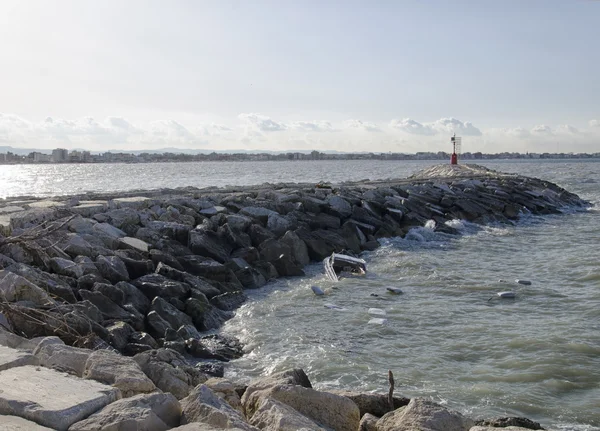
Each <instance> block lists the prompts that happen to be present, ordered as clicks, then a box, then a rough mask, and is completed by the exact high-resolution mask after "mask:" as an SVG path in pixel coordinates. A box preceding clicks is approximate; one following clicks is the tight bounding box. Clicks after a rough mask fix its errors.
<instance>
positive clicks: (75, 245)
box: [63, 233, 96, 258]
mask: <svg viewBox="0 0 600 431" xmlns="http://www.w3.org/2000/svg"><path fill="white" fill-rule="evenodd" d="M68 235H69V236H68V238H69V239H68V242H67V243H66V244H65V245H64V246H63V251H64V252H65V253H67V254H68V255H69V256H71V257H76V256H87V257H91V258H95V257H96V253H95V250H94V247H93V246H92V245H91V244H90V243H89V242H87V241H86V240H85V239H83V238H82V237H81V236H79V235H77V234H75V233H70V234H68Z"/></svg>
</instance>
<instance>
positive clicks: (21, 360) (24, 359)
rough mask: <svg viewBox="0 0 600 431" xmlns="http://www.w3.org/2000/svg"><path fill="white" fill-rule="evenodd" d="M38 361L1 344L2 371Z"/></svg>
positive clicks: (0, 360)
mask: <svg viewBox="0 0 600 431" xmlns="http://www.w3.org/2000/svg"><path fill="white" fill-rule="evenodd" d="M38 363H39V361H38V359H37V358H36V357H35V356H33V355H31V354H29V353H26V352H22V351H20V350H17V349H11V348H10V347H5V346H0V371H2V370H8V369H9V368H14V367H21V366H23V365H37V364H38ZM0 429H1V428H0Z"/></svg>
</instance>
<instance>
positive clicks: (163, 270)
mask: <svg viewBox="0 0 600 431" xmlns="http://www.w3.org/2000/svg"><path fill="white" fill-rule="evenodd" d="M178 265H179V263H178ZM156 273H157V274H160V275H163V276H165V277H167V278H170V279H171V280H176V281H182V282H184V283H187V284H189V285H190V286H191V287H192V288H193V289H195V290H198V291H200V292H202V293H203V294H204V295H205V296H206V297H208V298H212V297H213V296H215V295H219V294H220V293H221V292H220V291H219V289H217V288H216V287H214V286H213V285H212V284H210V283H209V282H208V281H206V280H205V279H203V278H201V277H199V276H197V275H193V274H190V273H188V272H186V271H184V270H183V269H182V270H179V269H176V268H174V267H171V266H169V265H167V264H165V263H163V262H161V263H159V264H158V266H157V267H156Z"/></svg>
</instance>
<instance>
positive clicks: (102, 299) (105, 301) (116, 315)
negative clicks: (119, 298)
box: [79, 290, 133, 321]
mask: <svg viewBox="0 0 600 431" xmlns="http://www.w3.org/2000/svg"><path fill="white" fill-rule="evenodd" d="M79 295H81V298H82V299H83V300H84V301H90V302H91V303H92V304H94V305H95V306H96V307H98V309H99V310H100V312H101V313H102V316H103V317H104V319H105V320H110V319H113V320H124V321H130V320H131V319H132V318H133V316H132V315H131V313H129V312H127V311H125V310H124V309H123V308H121V307H119V306H118V305H117V304H115V303H114V302H113V301H111V300H110V299H109V298H107V297H106V296H104V295H103V294H101V293H100V292H90V291H89V290H80V291H79Z"/></svg>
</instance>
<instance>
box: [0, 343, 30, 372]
mask: <svg viewBox="0 0 600 431" xmlns="http://www.w3.org/2000/svg"><path fill="white" fill-rule="evenodd" d="M37 364H38V360H37V358H36V357H35V356H33V355H31V354H29V353H26V352H22V351H20V350H16V349H11V348H10V347H5V346H0V371H2V370H8V369H9V368H14V367H21V366H23V365H37Z"/></svg>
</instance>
